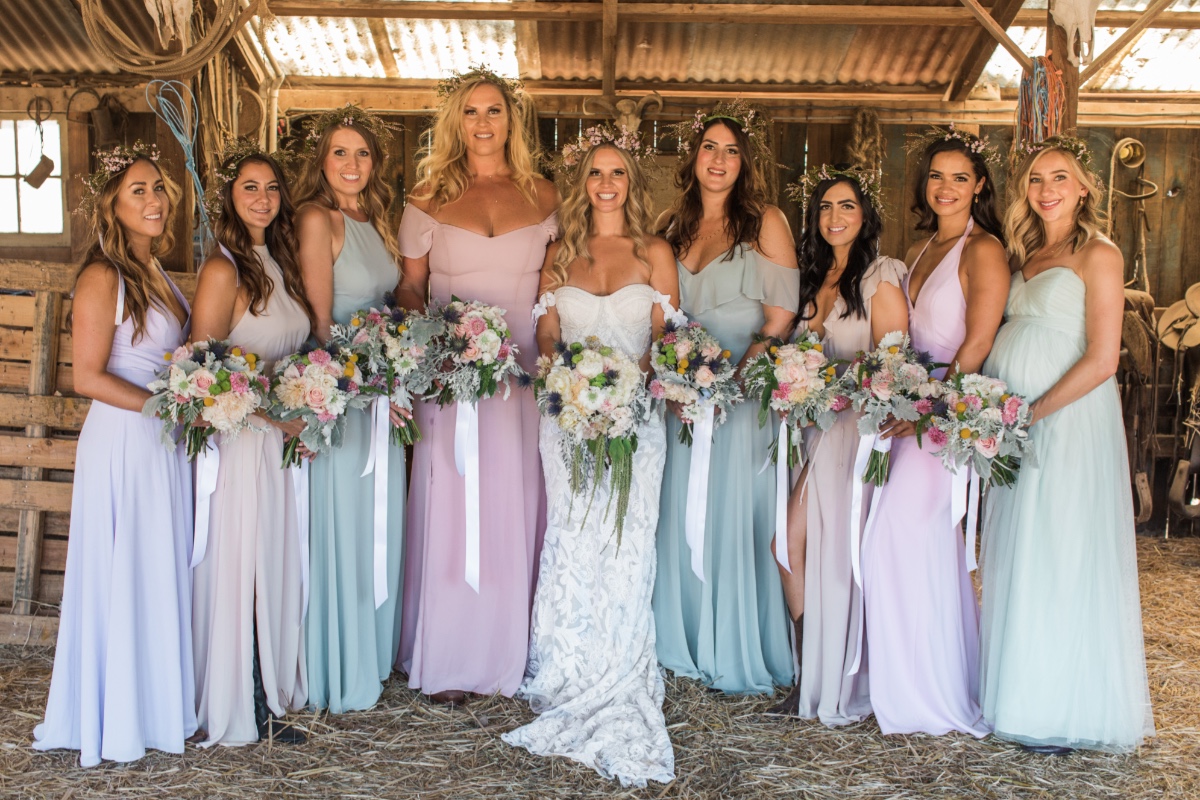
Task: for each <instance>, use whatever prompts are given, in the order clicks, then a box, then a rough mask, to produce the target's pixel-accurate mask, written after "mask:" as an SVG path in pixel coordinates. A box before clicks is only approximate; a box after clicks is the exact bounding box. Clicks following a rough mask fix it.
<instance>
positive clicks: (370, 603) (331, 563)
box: [305, 215, 406, 713]
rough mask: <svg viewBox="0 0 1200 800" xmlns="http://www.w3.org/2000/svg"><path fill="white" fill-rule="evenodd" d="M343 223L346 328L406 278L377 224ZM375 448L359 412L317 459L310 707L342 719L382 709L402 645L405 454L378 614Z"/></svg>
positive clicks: (394, 474) (341, 282)
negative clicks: (370, 467)
mask: <svg viewBox="0 0 1200 800" xmlns="http://www.w3.org/2000/svg"><path fill="white" fill-rule="evenodd" d="M342 218H343V219H344V220H345V221H346V239H345V244H343V245H342V252H341V253H340V254H339V255H338V258H337V261H335V262H334V264H333V318H334V320H335V321H336V322H338V323H342V324H344V323H346V322H349V320H350V316H351V315H352V314H353V313H354V312H355V311H357V310H359V309H361V308H367V307H370V306H372V305H376V306H378V305H379V304H380V303H381V302H382V301H383V295H384V293H385V292H389V291H392V290H394V289H395V288H396V283H397V281H398V280H399V277H400V271H399V269H398V268H397V266H396V261H395V259H393V258H392V256H391V255H390V254H389V253H388V251H387V248H386V247H385V246H384V243H383V239H382V238H381V237H380V235H379V233H378V232H377V231H376V230H375V228H374V227H373V226H372V225H371V223H369V222H358V221H356V220H353V219H350V217H347V216H345V215H342ZM389 441H390V439H389ZM370 446H371V419H370V415H369V413H368V412H367V411H364V410H354V409H351V410H350V411H348V412H346V436H345V439H344V440H343V442H342V446H341V447H339V448H334V449H333V450H332V451H330V452H328V453H323V454H321V455H319V456H317V458H316V459H315V460H314V461H313V462H312V472H311V476H310V492H311V494H310V503H309V512H310V514H311V518H310V520H309V556H310V564H311V566H310V588H309V600H308V617H307V628H306V629H305V639H306V644H307V646H308V702H309V704H310V705H313V706H316V707H317V708H328V709H329V710H330V711H333V712H334V713H340V712H343V711H360V710H362V709H365V708H370V707H371V706H373V705H375V701H376V700H378V699H379V695H380V693H381V692H382V691H383V681H384V679H386V678H387V677H388V675H389V674H391V671H392V659H393V658H395V655H396V649H397V647H398V646H399V642H400V574H401V570H402V566H403V552H404V549H403V548H404V510H405V509H404V503H405V485H406V482H405V477H404V450H403V449H402V448H399V447H396V446H395V445H392V444H390V443H389V445H388V501H387V507H388V516H387V586H388V597H387V600H386V601H384V603H383V605H381V606H379V608H375V597H374V573H373V567H374V563H375V562H374V555H373V553H374V548H373V542H374V539H373V534H374V519H375V517H374V510H373V504H374V498H375V476H374V475H373V474H368V475H367V476H366V477H360V476H361V475H362V471H363V467H364V466H365V465H366V462H367V455H368V453H369V451H370Z"/></svg>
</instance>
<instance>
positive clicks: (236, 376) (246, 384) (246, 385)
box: [229, 372, 250, 394]
mask: <svg viewBox="0 0 1200 800" xmlns="http://www.w3.org/2000/svg"><path fill="white" fill-rule="evenodd" d="M229 388H231V389H233V390H234V391H235V392H237V393H238V394H245V393H246V392H248V391H250V379H249V378H247V377H246V373H244V372H231V373H230V374H229Z"/></svg>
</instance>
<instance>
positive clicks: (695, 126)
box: [670, 100, 772, 163]
mask: <svg viewBox="0 0 1200 800" xmlns="http://www.w3.org/2000/svg"><path fill="white" fill-rule="evenodd" d="M715 119H727V120H729V121H731V122H736V123H737V124H738V127H740V128H741V129H742V130H743V131H745V132H746V137H747V138H748V139H749V140H750V149H751V157H752V158H753V160H755V161H761V162H763V163H770V162H771V161H772V157H771V131H770V124H771V123H770V120H768V119H767V116H766V115H765V114H763V113H762V112H761V111H759V110H758V109H756V108H753V107H752V106H750V105H749V104H747V103H746V102H745V101H744V100H733V101H731V102H728V103H718V104H717V105H716V107H714V108H713V110H712V111H710V112H709V113H707V114H705V113H704V112H703V111H697V112H696V115H695V116H694V117H692V118H691V119H685V120H684V121H683V122H678V123H676V124H674V125H672V126H671V127H670V130H671V132H672V134H673V135H675V136H677V137H678V138H679V157H680V158H681V159H683V158H687V157H688V155H689V154H690V153H691V150H692V140H693V139H695V138H696V134H698V133H700V131H702V130H704V127H705V126H706V125H708V123H710V122H712V121H713V120H715Z"/></svg>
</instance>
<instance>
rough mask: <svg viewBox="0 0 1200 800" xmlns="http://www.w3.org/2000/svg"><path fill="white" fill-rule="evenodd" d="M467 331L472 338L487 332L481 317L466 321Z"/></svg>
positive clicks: (485, 324)
mask: <svg viewBox="0 0 1200 800" xmlns="http://www.w3.org/2000/svg"><path fill="white" fill-rule="evenodd" d="M467 329H468V330H469V331H470V333H471V335H472V336H479V335H481V334H482V333H483V332H484V331H486V330H487V323H486V322H484V321H483V317H471V318H470V319H468V320H467Z"/></svg>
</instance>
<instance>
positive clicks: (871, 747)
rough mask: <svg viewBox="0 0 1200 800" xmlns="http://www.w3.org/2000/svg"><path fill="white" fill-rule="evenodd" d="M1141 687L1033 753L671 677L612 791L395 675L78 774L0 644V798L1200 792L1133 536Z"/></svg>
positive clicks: (1191, 560) (1186, 611)
mask: <svg viewBox="0 0 1200 800" xmlns="http://www.w3.org/2000/svg"><path fill="white" fill-rule="evenodd" d="M1138 553H1139V557H1140V563H1141V589H1142V603H1143V614H1144V620H1145V631H1146V655H1147V660H1148V664H1149V672H1150V692H1151V696H1152V698H1153V701H1154V711H1155V722H1156V725H1157V728H1158V736H1157V737H1156V738H1155V739H1153V740H1151V741H1150V743H1149V744H1147V745H1146V746H1145V747H1144V748H1143V749H1142V751H1141V752H1140V753H1139V754H1136V755H1127V756H1115V755H1103V754H1094V753H1076V754H1074V755H1071V756H1067V757H1060V758H1048V757H1043V756H1036V755H1032V754H1027V753H1024V752H1022V751H1020V750H1019V749H1017V748H1015V747H1014V746H1012V745H1009V744H1006V743H1003V742H998V741H994V740H985V741H983V742H978V741H975V740H974V739H971V738H970V737H966V736H962V735H951V736H942V737H932V736H893V737H884V736H881V735H880V733H879V729H878V727H877V726H876V725H875V723H874V721H873V720H867V721H866V722H863V723H861V724H858V725H854V726H850V727H847V728H842V729H838V730H829V729H827V728H825V727H824V726H822V725H820V724H819V723H816V722H808V721H798V720H784V719H781V718H778V717H772V716H768V715H766V714H764V713H763V709H764V708H765V707H766V706H767V702H766V701H764V699H762V698H730V697H723V696H719V695H716V694H712V693H710V692H707V691H705V690H704V689H703V688H702V687H700V686H698V685H696V684H694V683H692V682H690V681H685V680H675V681H670V682H669V684H668V692H667V703H666V715H667V724H668V725H669V726H670V728H671V737H672V740H673V741H674V744H675V755H676V773H677V775H678V777H677V779H676V780H675V782H674V783H672V784H670V785H668V786H666V787H664V786H662V785H658V784H651V786H650V787H649V788H648V789H644V790H630V791H622V790H621V789H620V787H619V786H618V785H617V784H614V783H609V782H607V781H604V780H601V779H600V778H599V777H597V776H596V775H595V774H594V773H592V772H591V770H589V769H587V768H585V767H582V766H579V765H577V764H575V763H574V762H569V761H566V760H564V759H548V758H538V757H534V756H531V755H530V754H528V753H527V752H525V751H524V750H518V749H515V748H512V747H510V746H508V745H506V744H504V743H503V742H502V741H501V740H500V734H501V733H503V732H504V731H507V730H510V729H512V728H514V727H516V726H517V725H519V724H521V723H522V722H524V721H526V720H528V719H530V718H531V714H530V712H529V710H528V708H527V707H526V706H525V705H524V704H522V703H519V702H517V701H515V700H507V699H504V698H500V697H496V698H488V699H482V700H477V701H475V702H474V703H472V704H471V705H470V706H469V709H468V710H448V709H445V708H442V707H438V706H434V705H431V704H430V703H428V702H426V701H425V700H423V699H421V698H420V697H419V696H417V695H416V694H414V693H413V692H411V691H410V690H409V689H408V688H407V687H406V686H405V685H404V683H403V681H401V680H399V679H396V678H395V677H394V678H393V680H392V681H391V682H389V684H388V686H387V689H386V691H385V692H384V695H383V699H382V700H381V702H380V703H379V705H378V706H377V707H376V708H375V709H374V710H372V711H368V712H363V713H355V714H345V715H341V716H334V717H330V716H323V715H322V716H314V715H312V714H309V715H306V716H302V717H300V719H301V721H302V723H303V725H304V726H305V727H306V728H307V729H308V731H309V732H310V734H311V736H312V739H311V741H310V742H309V743H308V744H307V745H304V746H301V747H289V746H283V745H276V744H272V743H260V744H258V745H254V746H248V747H240V748H230V747H217V748H212V749H207V750H199V749H197V748H195V747H189V748H188V751H187V753H186V754H185V755H183V756H174V755H167V754H162V753H155V752H152V753H151V754H149V755H148V756H147V757H146V758H144V759H143V760H141V761H140V762H137V763H135V764H131V765H114V764H104V765H102V766H100V767H97V768H94V769H91V770H82V769H79V768H78V767H77V766H76V764H77V754H75V753H73V752H66V751H59V752H55V753H49V754H44V753H37V752H35V751H33V750H32V749H31V748H30V747H29V744H30V739H31V733H32V730H33V726H34V725H35V724H36V723H37V722H38V721H40V719H41V716H42V712H43V709H44V706H45V702H46V692H47V689H48V687H49V683H50V669H51V664H52V659H53V652H52V651H51V650H47V649H32V648H18V647H0V796H4V797H31V798H68V797H69V798H83V797H100V796H103V797H155V798H160V797H182V798H223V797H231V798H232V797H238V798H259V797H262V798H268V797H270V798H277V797H362V798H374V797H388V798H393V797H413V798H416V797H420V798H428V799H429V800H449V799H450V798H454V799H455V800H459V799H460V798H492V797H514V798H516V797H531V798H532V797H537V798H543V797H545V798H602V797H603V798H608V797H637V798H658V797H663V798H726V797H728V798H765V797H781V798H783V797H787V798H895V797H984V798H992V797H1047V798H1050V797H1053V798H1073V797H1121V798H1130V797H1179V798H1187V797H1200V602H1198V601H1200V539H1181V540H1169V541H1164V540H1162V539H1151V538H1145V537H1139V539H1138Z"/></svg>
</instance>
